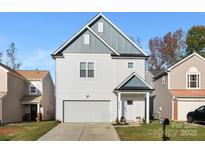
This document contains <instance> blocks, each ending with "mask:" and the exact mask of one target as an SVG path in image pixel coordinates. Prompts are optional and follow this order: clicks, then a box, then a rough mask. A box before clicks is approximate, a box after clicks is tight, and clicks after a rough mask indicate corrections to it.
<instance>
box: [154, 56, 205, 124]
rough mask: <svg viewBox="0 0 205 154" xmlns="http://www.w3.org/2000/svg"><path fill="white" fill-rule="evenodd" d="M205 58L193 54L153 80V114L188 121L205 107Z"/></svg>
mask: <svg viewBox="0 0 205 154" xmlns="http://www.w3.org/2000/svg"><path fill="white" fill-rule="evenodd" d="M204 67H205V58H203V57H202V56H200V55H199V54H197V53H193V54H191V55H189V56H187V57H186V58H184V59H183V60H181V61H179V62H178V63H176V64H175V65H173V66H171V67H169V68H167V69H165V70H164V71H161V72H160V73H158V74H155V76H154V77H153V87H154V89H155V91H154V92H153V95H154V96H155V98H154V102H153V104H154V115H155V117H167V118H170V119H171V120H177V121H186V120H187V113H188V112H190V111H194V110H195V109H197V108H198V107H200V106H202V105H205V69H204Z"/></svg>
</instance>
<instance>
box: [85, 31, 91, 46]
mask: <svg viewBox="0 0 205 154" xmlns="http://www.w3.org/2000/svg"><path fill="white" fill-rule="evenodd" d="M84 44H86V45H88V44H90V35H89V34H84Z"/></svg>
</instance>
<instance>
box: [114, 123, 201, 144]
mask: <svg viewBox="0 0 205 154" xmlns="http://www.w3.org/2000/svg"><path fill="white" fill-rule="evenodd" d="M115 129H116V131H117V133H118V135H119V137H120V139H121V140H122V141H161V140H162V138H161V137H162V125H160V124H159V121H158V120H155V121H152V122H151V123H150V124H142V125H141V126H136V127H116V128H115ZM166 136H167V137H169V139H168V140H170V141H204V140H205V125H197V124H188V123H187V122H171V123H170V125H169V126H166Z"/></svg>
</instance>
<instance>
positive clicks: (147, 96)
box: [146, 92, 149, 123]
mask: <svg viewBox="0 0 205 154" xmlns="http://www.w3.org/2000/svg"><path fill="white" fill-rule="evenodd" d="M146 123H149V92H147V93H146Z"/></svg>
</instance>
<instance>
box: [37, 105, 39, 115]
mask: <svg viewBox="0 0 205 154" xmlns="http://www.w3.org/2000/svg"><path fill="white" fill-rule="evenodd" d="M38 113H40V103H37V114H38Z"/></svg>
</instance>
